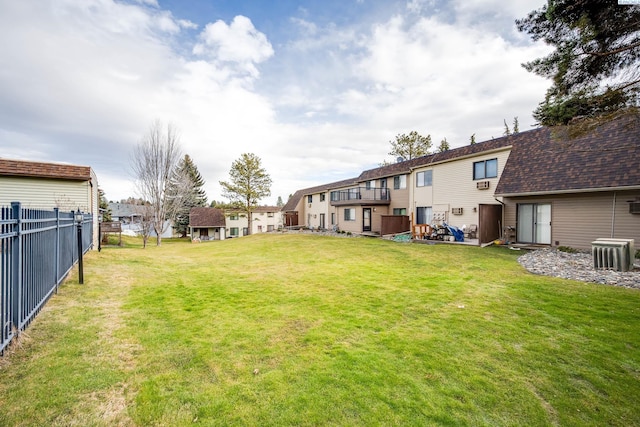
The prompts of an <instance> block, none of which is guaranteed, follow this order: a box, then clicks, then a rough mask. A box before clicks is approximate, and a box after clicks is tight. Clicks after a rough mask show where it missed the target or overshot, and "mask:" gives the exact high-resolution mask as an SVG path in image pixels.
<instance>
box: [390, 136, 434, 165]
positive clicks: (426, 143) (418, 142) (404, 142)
mask: <svg viewBox="0 0 640 427" xmlns="http://www.w3.org/2000/svg"><path fill="white" fill-rule="evenodd" d="M389 142H390V144H391V151H390V152H389V155H390V156H394V157H402V158H403V159H404V160H411V159H413V158H416V157H420V156H425V155H427V154H429V150H431V135H427V136H422V135H420V134H419V133H418V132H416V131H411V132H409V135H405V134H401V135H400V134H398V135H396V140H395V141H389Z"/></svg>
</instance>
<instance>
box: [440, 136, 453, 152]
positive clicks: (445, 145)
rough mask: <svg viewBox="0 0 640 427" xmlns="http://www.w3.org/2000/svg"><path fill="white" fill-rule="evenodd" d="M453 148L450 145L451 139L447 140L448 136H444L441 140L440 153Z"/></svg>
mask: <svg viewBox="0 0 640 427" xmlns="http://www.w3.org/2000/svg"><path fill="white" fill-rule="evenodd" d="M450 149H451V146H450V145H449V141H447V138H443V139H442V141H440V145H439V146H438V153H444V152H445V151H448V150H450Z"/></svg>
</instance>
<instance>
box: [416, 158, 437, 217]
mask: <svg viewBox="0 0 640 427" xmlns="http://www.w3.org/2000/svg"><path fill="white" fill-rule="evenodd" d="M432 175H433V171H431V170H428V171H424V172H418V173H417V174H416V187H431V181H432ZM418 224H425V223H424V222H419V223H418Z"/></svg>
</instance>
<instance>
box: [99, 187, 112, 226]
mask: <svg viewBox="0 0 640 427" xmlns="http://www.w3.org/2000/svg"><path fill="white" fill-rule="evenodd" d="M98 199H99V201H100V202H99V208H100V211H101V213H102V221H103V222H111V209H110V208H109V202H108V201H107V198H106V197H105V195H104V190H103V189H102V188H98Z"/></svg>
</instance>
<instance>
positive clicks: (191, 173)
mask: <svg viewBox="0 0 640 427" xmlns="http://www.w3.org/2000/svg"><path fill="white" fill-rule="evenodd" d="M183 182H184V184H186V186H188V188H187V191H186V193H184V194H182V195H180V197H181V198H182V199H183V201H182V203H181V206H180V208H179V210H178V213H177V215H176V220H175V223H174V227H175V229H176V232H177V233H178V234H180V236H182V237H185V236H186V235H187V231H188V230H189V212H190V211H191V208H195V207H202V206H207V194H206V193H205V191H204V189H203V188H202V187H203V186H204V179H203V178H202V175H200V172H199V171H198V167H197V166H196V165H195V163H194V162H193V160H192V159H191V157H190V156H189V155H188V154H185V156H184V158H182V160H180V163H179V164H178V167H177V169H176V171H175V173H174V175H173V177H172V179H171V183H170V185H171V186H172V187H174V188H172V189H171V192H172V194H176V195H177V192H178V191H179V189H180V187H181V186H182V184H181V183H183Z"/></svg>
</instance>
